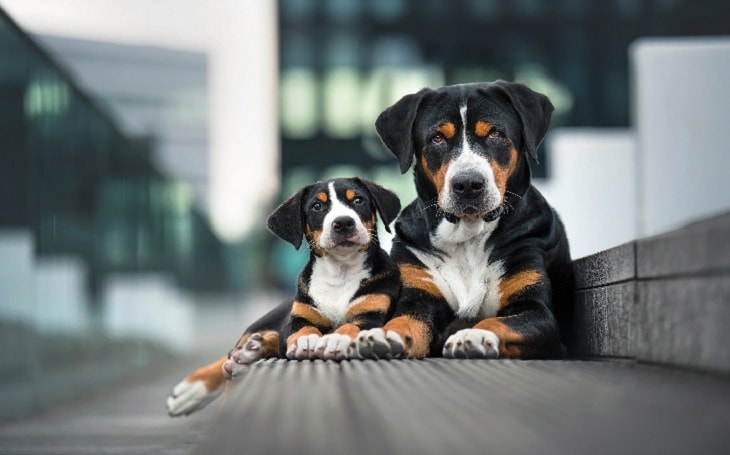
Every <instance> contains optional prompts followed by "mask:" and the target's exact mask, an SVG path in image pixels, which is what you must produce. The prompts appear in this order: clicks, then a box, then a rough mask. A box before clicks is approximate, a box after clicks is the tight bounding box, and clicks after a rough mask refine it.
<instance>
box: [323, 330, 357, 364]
mask: <svg viewBox="0 0 730 455" xmlns="http://www.w3.org/2000/svg"><path fill="white" fill-rule="evenodd" d="M351 345H352V339H351V338H350V337H349V336H347V335H342V334H339V333H328V334H327V335H324V336H322V338H320V339H319V341H318V342H317V346H316V347H315V354H316V356H317V357H318V358H320V359H324V360H335V361H338V362H339V361H340V360H345V359H350V358H352V346H351Z"/></svg>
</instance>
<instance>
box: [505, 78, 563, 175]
mask: <svg viewBox="0 0 730 455" xmlns="http://www.w3.org/2000/svg"><path fill="white" fill-rule="evenodd" d="M492 86H493V87H496V88H498V89H499V90H500V91H501V92H502V93H504V94H505V95H506V96H507V98H509V100H510V102H511V103H512V107H514V109H515V110H516V111H517V114H518V115H519V116H520V120H521V121H522V141H523V143H524V146H525V147H526V148H527V153H528V154H529V156H530V158H532V159H533V160H534V161H535V162H536V163H537V162H538V160H537V148H538V147H539V146H540V142H542V139H543V138H544V137H545V133H547V130H548V127H549V126H550V117H551V116H552V113H553V111H554V110H555V108H554V107H553V104H552V103H551V102H550V100H549V99H548V97H547V96H545V95H543V94H542V93H537V92H535V91H533V90H532V89H530V88H529V87H527V86H526V85H523V84H518V83H514V82H506V81H496V82H494V83H493V84H492Z"/></svg>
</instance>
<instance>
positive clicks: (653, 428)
mask: <svg viewBox="0 0 730 455" xmlns="http://www.w3.org/2000/svg"><path fill="white" fill-rule="evenodd" d="M210 358H211V357H210V356H209V355H208V356H201V357H196V358H186V359H183V360H181V361H178V362H176V363H175V364H174V367H169V366H168V367H167V368H160V370H159V371H157V372H155V373H153V374H151V373H150V372H148V373H147V374H146V375H137V376H136V377H134V378H130V379H127V380H125V381H120V382H117V383H114V384H112V385H110V386H109V387H108V388H106V389H104V390H102V391H100V392H98V393H95V394H93V395H89V396H87V397H85V398H83V399H80V400H77V401H75V402H72V403H68V404H65V405H63V406H57V407H54V408H52V409H50V410H49V411H47V412H45V413H44V414H42V415H39V416H36V417H33V418H30V419H25V420H21V421H17V422H11V423H6V424H4V425H1V426H0V454H34V455H36V454H38V455H44V454H54V455H55V454H60V455H63V454H158V453H159V454H188V453H198V454H205V455H209V454H212V453H215V454H230V453H246V454H286V453H297V454H300V455H301V454H317V455H322V454H371V453H382V454H386V453H387V454H391V453H393V454H408V455H410V454H415V453H419V454H449V455H453V454H471V453H500V454H505V453H506V454H509V453H515V454H522V453H524V454H533V453H540V454H560V455H565V454H572V453H576V454H582V453H591V454H603V453H606V454H615V453H642V454H644V453H662V454H672V453H677V454H686V453H702V454H712V453H718V454H719V453H726V452H727V449H728V448H729V447H730V379H728V378H726V377H720V376H707V375H700V374H694V373H687V372H681V371H676V370H667V369H662V368H659V367H653V366H647V365H639V364H633V363H616V362H580V361H570V362H558V361H549V362H537V361H535V362H532V361H524V362H516V361H504V360H496V361H489V360H485V361H475V360H444V359H429V360H424V361H391V362H386V361H381V362H375V361H365V362H361V361H351V362H343V363H341V364H337V363H334V362H322V361H315V362H309V361H307V362H287V361H283V360H270V361H265V362H259V363H257V364H256V365H255V366H254V368H253V369H252V371H251V373H249V374H248V375H247V376H245V377H244V378H243V379H242V380H241V381H240V382H239V384H238V385H237V387H236V390H235V391H234V394H233V395H232V396H231V397H230V398H229V400H228V402H227V405H226V407H225V408H224V409H223V410H219V407H218V405H217V404H218V402H216V403H213V404H212V405H210V406H209V407H208V408H206V409H203V410H202V411H200V412H198V413H195V414H193V415H192V416H190V417H186V418H177V419H172V418H169V417H168V416H167V415H166V413H165V408H164V399H165V397H166V395H167V393H168V391H169V389H170V387H171V386H172V385H173V384H175V382H176V381H177V380H178V379H179V378H180V377H182V376H183V375H184V374H185V373H187V372H188V371H189V370H190V369H191V368H193V367H194V366H198V365H200V364H202V362H203V361H204V360H209V359H210Z"/></svg>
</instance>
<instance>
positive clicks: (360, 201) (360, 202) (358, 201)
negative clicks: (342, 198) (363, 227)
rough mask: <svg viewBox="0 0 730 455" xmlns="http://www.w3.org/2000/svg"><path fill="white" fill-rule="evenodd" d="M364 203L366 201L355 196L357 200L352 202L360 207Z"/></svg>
mask: <svg viewBox="0 0 730 455" xmlns="http://www.w3.org/2000/svg"><path fill="white" fill-rule="evenodd" d="M363 202H365V199H363V198H362V197H361V196H355V199H353V200H352V203H353V204H355V205H360V204H362V203H363Z"/></svg>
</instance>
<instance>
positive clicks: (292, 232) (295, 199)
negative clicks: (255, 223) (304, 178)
mask: <svg viewBox="0 0 730 455" xmlns="http://www.w3.org/2000/svg"><path fill="white" fill-rule="evenodd" d="M303 195H304V189H302V190H299V191H297V192H296V193H295V194H294V195H293V196H292V197H290V198H289V199H287V200H286V201H284V202H282V203H281V205H280V206H279V207H277V208H276V210H274V211H273V213H272V214H271V215H269V219H268V220H267V221H266V226H267V227H268V228H269V230H270V231H271V232H272V233H274V234H275V235H276V236H277V237H279V238H280V239H282V240H286V241H287V242H289V243H291V244H292V245H294V248H296V249H297V250H298V249H299V247H300V246H301V245H302V237H303V236H304V221H303V220H302V196H303Z"/></svg>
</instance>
